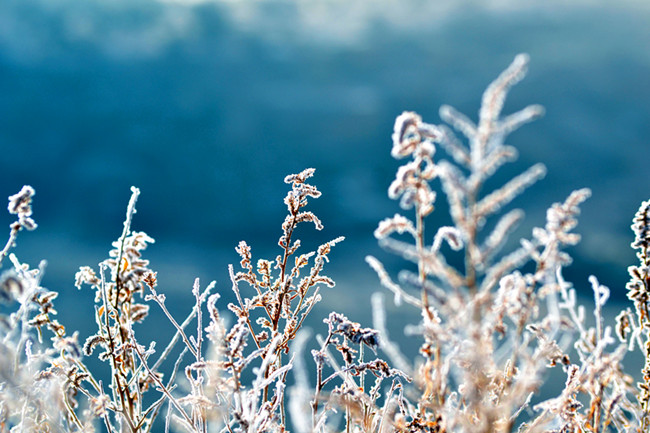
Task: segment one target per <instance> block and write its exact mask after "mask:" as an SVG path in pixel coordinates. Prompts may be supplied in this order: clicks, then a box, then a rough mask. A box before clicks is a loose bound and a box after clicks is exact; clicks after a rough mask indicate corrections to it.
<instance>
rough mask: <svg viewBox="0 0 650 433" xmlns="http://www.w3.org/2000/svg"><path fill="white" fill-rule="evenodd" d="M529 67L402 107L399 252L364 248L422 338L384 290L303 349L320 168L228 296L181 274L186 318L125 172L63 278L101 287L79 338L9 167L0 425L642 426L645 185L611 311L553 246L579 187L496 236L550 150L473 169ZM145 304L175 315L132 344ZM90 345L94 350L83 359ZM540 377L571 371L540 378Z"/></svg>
mask: <svg viewBox="0 0 650 433" xmlns="http://www.w3.org/2000/svg"><path fill="white" fill-rule="evenodd" d="M527 66H528V57H527V56H525V55H519V56H517V57H516V58H515V60H514V62H513V63H512V64H511V65H510V66H509V67H508V68H507V69H506V70H505V71H504V72H503V73H502V74H501V75H499V77H498V78H497V79H496V80H495V81H494V82H493V83H492V84H490V85H489V86H488V88H487V90H486V91H485V93H484V94H483V99H482V102H481V108H480V110H479V115H478V122H477V123H474V122H473V121H472V120H470V118H469V117H468V116H465V115H463V114H461V113H459V112H458V111H457V110H455V109H454V108H452V107H449V106H443V107H442V108H441V109H440V117H441V118H442V120H443V121H444V122H445V123H446V125H434V124H429V123H425V122H424V120H423V119H422V118H421V116H419V115H418V114H416V113H413V112H404V113H402V114H401V115H399V116H398V117H397V119H396V121H395V126H394V132H393V135H392V142H393V147H392V151H391V154H392V156H393V157H395V158H396V159H399V160H402V161H405V162H404V163H403V165H402V166H400V167H399V168H398V169H397V173H396V176H395V179H394V180H393V181H392V183H391V184H390V186H389V188H388V195H389V197H390V198H391V199H395V200H399V206H400V207H401V209H402V211H403V213H396V214H395V215H394V216H392V217H390V218H387V219H385V220H383V221H381V222H379V224H378V227H377V229H376V230H375V232H374V235H375V237H376V238H377V239H378V240H379V243H380V245H381V246H383V247H384V248H385V249H386V250H387V251H388V252H391V253H395V254H397V255H399V256H400V257H402V258H403V259H404V260H405V261H406V262H408V263H409V265H410V266H409V269H412V270H404V271H401V272H399V273H398V275H397V276H392V275H391V274H390V273H389V272H387V271H386V269H385V268H384V266H383V265H382V263H381V261H380V260H378V259H377V258H374V257H370V256H369V257H367V262H368V264H369V265H370V266H371V267H372V269H374V270H375V271H376V273H377V275H378V277H379V282H380V283H381V285H383V286H384V287H385V288H386V289H388V290H389V291H390V292H391V294H392V295H393V298H394V302H395V303H396V304H401V303H403V304H406V305H404V308H408V309H411V310H412V311H413V312H414V314H413V316H414V317H419V319H418V320H417V323H413V324H412V326H410V327H409V328H408V331H409V333H410V334H411V335H412V337H413V338H417V339H419V340H418V341H419V353H418V355H417V357H416V359H408V358H407V357H406V356H405V355H404V354H403V353H402V352H401V351H400V348H399V345H398V344H396V343H395V342H394V341H392V340H391V338H390V337H389V333H388V330H387V323H390V318H389V317H386V314H385V308H384V304H383V302H384V300H383V296H382V295H381V294H374V295H373V296H372V297H371V302H372V307H373V326H372V327H368V326H367V324H360V323H357V322H354V321H353V320H351V319H349V318H348V317H346V316H345V315H344V314H342V313H338V312H331V313H330V314H329V315H328V317H326V318H325V319H324V320H323V323H322V325H320V326H319V327H317V329H316V330H315V332H316V333H317V334H316V337H315V342H313V343H312V344H311V347H310V348H311V357H309V356H308V353H307V347H308V344H309V337H310V335H311V333H310V332H309V331H308V330H307V329H303V328H304V324H305V320H306V318H307V317H308V316H309V314H310V313H311V312H312V310H313V308H314V306H315V305H316V304H317V303H318V302H320V301H321V299H322V297H323V296H327V288H330V287H333V286H334V281H333V280H332V279H331V278H329V277H327V276H326V275H325V274H324V268H325V264H326V263H327V262H328V261H329V256H330V253H331V250H332V247H334V246H335V245H336V244H338V243H339V242H341V241H342V240H343V238H342V237H339V238H336V239H333V240H331V241H329V242H326V243H324V244H322V245H321V246H319V247H318V248H316V249H314V250H312V251H309V252H299V251H301V248H302V247H301V242H300V240H299V239H297V238H296V231H295V229H296V227H297V226H298V225H299V224H301V223H305V222H307V223H311V224H310V225H313V226H314V227H315V228H316V229H317V230H320V229H322V227H323V224H322V223H321V221H320V219H319V218H318V217H317V216H316V215H314V214H313V213H312V212H310V211H308V210H306V209H305V208H306V206H307V205H308V200H309V199H310V198H311V199H316V198H318V197H319V196H320V195H321V193H320V192H319V191H318V189H317V188H316V187H314V186H313V185H310V184H309V183H307V182H308V180H309V179H310V178H311V177H312V176H313V174H314V169H311V168H310V169H306V170H304V171H302V172H301V173H298V174H294V175H290V176H287V177H286V178H285V183H286V184H288V185H289V186H290V189H289V191H288V193H287V195H286V197H285V199H284V204H285V205H286V208H287V215H286V217H285V219H284V221H283V222H282V223H281V234H280V238H279V240H278V247H279V253H278V254H277V256H276V257H271V258H267V259H257V260H254V259H253V252H252V248H251V247H250V246H249V245H248V244H247V243H246V242H244V241H242V242H240V243H239V245H237V246H236V248H235V252H236V253H237V254H238V255H239V260H240V262H239V267H238V269H235V267H234V266H232V265H230V266H229V267H228V270H229V274H230V280H231V281H230V286H231V289H232V291H233V295H234V299H235V301H234V302H232V303H230V304H228V305H227V306H226V307H227V309H228V310H229V311H230V313H228V312H226V313H225V314H224V312H223V311H222V310H221V309H220V307H219V298H220V295H219V293H216V291H215V288H216V284H215V282H212V283H210V284H208V285H207V286H205V287H204V288H202V286H201V284H200V282H199V280H198V279H197V280H196V281H195V282H194V285H193V287H192V288H191V290H189V292H188V296H191V297H192V298H193V300H194V306H193V308H192V309H191V310H190V311H189V312H188V313H187V316H186V317H185V318H184V319H183V320H182V321H181V320H177V319H176V318H175V317H174V316H173V315H172V314H171V313H170V311H169V310H168V308H167V305H166V296H165V293H164V290H163V289H160V288H158V283H157V279H156V275H157V274H156V272H154V271H153V270H152V269H151V268H150V264H149V261H148V260H146V259H145V258H144V256H143V254H144V253H145V251H146V249H147V247H148V246H149V245H151V244H152V243H153V242H154V240H153V239H152V238H151V237H149V236H148V235H147V234H145V233H143V232H138V231H133V230H132V229H131V226H132V223H133V218H134V214H135V213H136V202H137V199H138V196H139V190H138V189H137V188H133V189H132V192H133V194H132V197H131V200H130V201H129V204H128V206H127V212H126V218H125V222H124V227H123V230H122V234H121V235H120V237H119V238H118V240H117V241H115V242H114V243H113V245H112V249H111V250H110V251H109V255H108V258H107V259H106V260H104V261H103V262H101V263H100V264H99V265H98V267H97V268H92V267H89V266H82V267H81V268H80V269H79V272H78V273H77V274H76V276H75V282H74V284H75V286H76V287H77V288H79V289H83V290H87V287H89V288H90V289H91V290H93V291H94V293H95V306H94V318H95V329H94V330H93V331H91V332H90V334H91V335H90V336H89V337H88V338H87V339H86V340H85V342H80V341H79V338H80V336H79V333H78V332H76V331H75V332H69V331H68V330H66V328H65V326H64V325H63V324H62V323H61V322H59V320H58V319H57V318H56V316H57V311H56V309H55V306H54V301H55V299H56V298H57V292H56V291H51V290H48V289H46V288H44V287H43V286H42V285H41V284H42V279H43V273H44V269H45V265H44V263H42V264H41V265H39V267H38V268H36V269H31V268H30V266H29V265H27V264H23V263H21V262H20V261H19V260H18V258H17V257H16V256H15V255H14V254H11V253H10V250H11V249H12V247H13V246H14V245H15V242H16V238H17V235H18V233H19V232H20V231H21V230H22V229H23V228H24V229H26V230H33V229H35V228H36V223H35V222H34V220H33V219H32V208H31V201H32V197H33V196H34V190H33V188H31V187H29V186H25V187H23V188H22V189H21V191H20V192H19V193H17V194H15V195H12V196H11V197H9V205H8V210H9V212H10V213H11V214H13V215H16V216H17V220H16V221H15V222H14V223H12V224H11V226H10V229H11V230H10V234H9V239H8V241H7V243H6V245H5V247H4V248H3V249H2V252H1V253H0V265H2V260H3V259H4V258H5V257H9V259H10V262H11V265H9V266H7V265H6V263H5V269H4V270H3V271H2V273H1V274H0V300H2V301H3V303H5V304H6V305H5V306H4V307H3V310H2V312H3V314H2V315H0V345H1V347H0V433H4V432H11V433H17V432H62V433H72V432H93V431H105V432H109V433H117V432H120V433H136V432H137V433H140V432H153V431H165V432H168V431H178V432H195V433H207V432H224V433H226V432H228V433H234V432H242V433H243V432H247V433H258V432H274V433H276V432H277V433H280V432H285V431H289V430H293V431H296V432H298V433H328V432H335V431H345V432H346V433H351V432H355V433H356V432H359V433H361V432H363V433H388V432H399V433H415V432H426V433H442V432H461V433H462V432H468V433H470V432H472V433H473V432H485V433H488V432H490V433H491V432H513V431H517V432H522V433H534V432H535V433H536V432H563V433H568V432H610V431H618V432H639V433H641V432H646V431H648V429H650V349H649V348H650V307H649V303H650V288H649V287H648V284H649V281H650V271H649V269H650V252H649V249H650V201H646V202H643V203H642V205H641V207H640V209H639V211H638V212H637V214H636V216H635V217H634V224H633V226H632V228H633V231H634V233H635V236H636V237H635V240H634V242H633V243H632V247H633V248H635V249H637V250H638V252H637V257H638V258H639V261H640V264H639V265H636V266H630V268H629V273H630V276H631V280H630V282H629V283H628V284H627V295H628V298H629V299H630V301H632V303H633V306H634V309H632V308H628V309H626V310H624V311H622V312H621V313H620V314H619V316H618V318H617V322H616V324H615V328H613V327H612V326H610V325H608V324H607V323H605V321H604V318H603V308H604V306H605V303H606V301H607V299H608V298H609V294H610V291H609V289H608V288H607V287H605V286H603V285H602V284H600V282H599V281H598V280H597V279H596V277H593V276H592V277H591V278H590V279H589V283H590V284H591V287H592V290H593V294H594V298H593V305H591V303H590V306H589V309H586V308H585V307H583V306H581V305H579V304H578V299H577V295H576V290H575V289H574V288H573V287H572V285H571V284H570V283H568V282H567V281H565V280H564V278H563V275H562V270H563V268H564V267H565V266H567V265H568V264H569V263H570V262H571V257H570V256H569V255H568V254H567V253H566V251H564V249H565V247H566V246H570V245H575V244H576V243H577V242H579V240H580V236H579V235H578V234H577V233H576V232H575V231H574V229H575V227H576V225H577V219H576V218H577V216H578V214H579V212H580V209H579V207H580V205H581V203H582V202H584V201H585V200H586V199H587V198H588V197H589V195H590V191H589V190H588V189H580V190H576V191H574V192H572V193H571V194H570V195H569V196H568V197H567V198H566V199H565V200H564V201H562V202H558V203H555V204H553V205H551V207H550V208H549V209H548V211H547V214H546V223H545V224H544V226H543V227H538V228H535V229H533V231H532V233H531V234H530V236H529V237H527V238H525V239H522V240H521V241H520V242H519V244H518V245H517V246H515V247H514V248H511V249H510V250H506V246H507V245H511V243H507V242H506V240H507V238H508V236H510V235H511V234H512V233H513V232H514V230H515V228H516V227H517V226H518V224H519V223H520V222H521V221H522V219H523V212H522V211H521V210H518V209H513V210H511V209H508V206H509V205H510V203H511V202H512V200H513V199H514V198H515V197H516V196H517V195H519V194H522V193H524V192H525V190H526V189H527V188H528V187H529V186H531V185H532V184H534V183H535V182H536V181H538V180H539V179H540V178H541V177H543V176H544V174H545V169H544V166H542V165H540V164H538V165H533V166H532V167H529V168H527V169H525V170H523V172H521V173H520V174H518V175H517V176H515V177H514V178H512V179H511V180H509V181H507V182H505V183H504V184H503V185H501V186H500V187H497V188H496V189H494V190H486V185H487V182H488V181H489V180H490V179H491V178H492V176H493V175H494V174H495V173H496V171H497V170H498V169H499V168H500V167H501V166H502V165H504V164H506V163H509V162H513V161H514V160H515V159H516V156H517V152H516V150H515V149H514V148H513V147H512V146H510V145H507V144H506V143H505V141H506V139H507V138H508V135H509V134H510V133H511V132H512V131H514V130H516V129H517V128H519V127H521V126H522V125H524V124H525V123H528V122H530V121H532V120H534V119H535V118H537V117H539V116H540V115H541V114H542V113H543V110H542V108H541V107H539V106H536V105H532V106H529V107H526V108H524V109H522V110H520V111H518V112H515V113H514V114H509V115H505V116H504V115H502V109H503V106H504V102H505V98H506V95H507V93H508V91H509V90H510V89H511V88H512V87H513V86H514V85H515V84H516V83H517V82H519V81H521V80H522V79H523V78H524V75H525V72H526V68H527ZM457 134H458V135H457ZM443 153H444V155H443ZM438 183H439V184H440V188H438ZM436 191H442V194H443V195H444V197H445V199H446V200H447V201H448V204H449V211H450V215H451V220H452V222H453V225H451V226H444V227H438V228H436V229H433V230H432V229H430V228H429V227H427V225H426V223H427V220H428V218H427V217H429V216H430V215H431V214H432V213H433V212H434V211H435V204H436V200H437V194H436ZM427 229H428V230H427ZM407 239H410V241H407ZM87 308H88V311H89V314H93V310H92V309H91V307H90V306H88V307H87ZM151 308H156V309H160V311H161V312H162V313H163V314H164V315H165V316H166V317H167V319H168V321H169V323H170V325H171V326H172V329H173V330H174V331H173V332H172V334H171V335H169V336H167V338H161V339H160V340H159V341H157V342H153V343H151V344H149V345H147V346H144V345H142V344H140V343H139V342H138V336H137V329H138V326H140V325H139V324H140V323H143V322H144V323H145V324H146V323H149V322H148V315H149V312H150V309H151ZM587 311H591V312H592V313H593V318H588V317H587V313H586V312H587ZM590 314H591V313H590ZM228 316H231V317H232V319H233V320H228V319H229V317H228ZM61 320H62V321H63V322H65V318H62V319H61ZM592 324H593V325H592ZM319 332H320V333H322V334H323V335H321V334H318V333H319ZM397 332H398V331H396V330H392V331H391V334H392V335H393V336H395V335H396V334H397ZM614 334H616V335H617V336H618V339H617V338H615V336H614ZM637 348H638V349H639V350H640V351H641V352H642V355H643V356H644V358H645V365H644V366H643V367H642V369H641V370H640V371H631V372H629V374H628V373H625V372H624V370H623V367H622V359H623V357H624V355H625V353H626V352H627V351H630V350H636V349H637ZM91 357H97V358H98V359H99V360H100V361H102V362H103V363H105V367H104V368H103V369H96V368H94V367H93V368H91V365H93V366H94V365H96V364H93V363H91V362H88V361H89V358H91ZM633 377H638V378H639V381H638V383H636V384H635V383H634V382H635V380H634V379H633ZM548 381H553V382H556V383H560V384H562V383H563V384H564V386H563V387H562V386H560V387H558V388H560V389H559V390H558V391H557V392H556V394H555V395H552V396H549V395H547V394H545V395H542V394H541V392H540V391H541V388H542V386H543V385H544V384H545V383H546V382H548Z"/></svg>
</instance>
